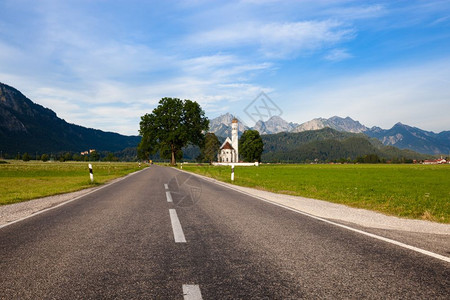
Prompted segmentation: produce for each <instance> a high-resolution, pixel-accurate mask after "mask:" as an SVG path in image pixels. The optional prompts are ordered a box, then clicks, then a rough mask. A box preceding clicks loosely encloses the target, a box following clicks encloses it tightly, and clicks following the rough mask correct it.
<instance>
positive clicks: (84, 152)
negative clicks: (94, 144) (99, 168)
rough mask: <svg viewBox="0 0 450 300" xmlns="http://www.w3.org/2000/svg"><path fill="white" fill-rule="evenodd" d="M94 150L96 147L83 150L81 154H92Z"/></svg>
mask: <svg viewBox="0 0 450 300" xmlns="http://www.w3.org/2000/svg"><path fill="white" fill-rule="evenodd" d="M92 152H95V149H89V151H83V152H80V154H81V155H88V154H91V153H92Z"/></svg>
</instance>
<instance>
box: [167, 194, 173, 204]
mask: <svg viewBox="0 0 450 300" xmlns="http://www.w3.org/2000/svg"><path fill="white" fill-rule="evenodd" d="M166 198H167V202H173V200H172V195H171V194H170V192H169V191H166Z"/></svg>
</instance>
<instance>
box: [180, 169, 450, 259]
mask: <svg viewBox="0 0 450 300" xmlns="http://www.w3.org/2000/svg"><path fill="white" fill-rule="evenodd" d="M178 171H180V172H185V173H188V174H193V175H196V176H198V177H200V178H203V179H204V180H208V181H210V182H212V183H215V184H218V185H221V186H223V187H226V188H228V189H230V190H233V191H236V192H239V193H241V194H244V195H247V196H250V197H253V198H256V199H259V200H261V201H264V202H267V203H270V204H273V205H276V206H279V207H282V208H285V209H287V210H290V211H293V212H296V213H299V214H301V215H304V216H308V217H310V218H313V219H316V220H319V221H322V222H325V223H328V224H331V225H334V226H337V227H341V228H344V229H347V230H350V231H353V232H357V233H359V234H363V235H365V236H369V237H371V238H374V239H377V240H380V241H384V242H386V243H390V244H393V245H396V246H399V247H402V248H406V249H409V250H412V251H415V252H418V253H421V254H424V255H427V256H430V257H434V258H437V259H440V260H442V261H445V262H448V263H450V257H447V256H444V255H440V254H437V253H434V252H431V251H428V250H425V249H421V248H418V247H414V246H411V245H408V244H405V243H402V242H399V241H396V240H392V239H388V238H385V237H382V236H380V235H376V234H373V233H369V232H366V231H363V230H360V229H356V228H353V227H350V226H347V225H342V224H339V223H336V222H333V221H330V220H327V219H324V218H321V217H317V216H314V215H311V214H308V213H305V212H303V211H301V210H298V209H295V208H292V207H289V206H286V205H283V204H279V203H276V202H273V201H271V200H268V199H265V198H263V197H260V196H255V195H252V194H250V193H247V192H244V191H241V190H239V189H236V188H233V187H231V186H228V185H226V184H223V183H222V182H220V181H218V180H215V179H212V178H204V177H203V176H199V175H198V174H195V173H191V172H186V171H182V170H178Z"/></svg>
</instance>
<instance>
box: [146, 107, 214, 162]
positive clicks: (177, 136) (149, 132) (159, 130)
mask: <svg viewBox="0 0 450 300" xmlns="http://www.w3.org/2000/svg"><path fill="white" fill-rule="evenodd" d="M208 126H209V121H208V119H207V118H206V117H205V112H204V111H203V110H202V109H201V107H200V105H199V104H198V103H197V102H195V101H191V100H184V101H183V100H180V99H178V98H162V99H161V100H160V101H159V105H158V107H156V108H155V109H154V110H153V111H152V113H151V114H145V115H144V116H142V117H141V123H140V130H139V134H140V135H141V136H142V140H141V143H140V144H139V146H138V150H139V155H140V156H141V157H148V156H149V155H150V154H155V153H156V152H158V151H159V154H160V156H161V157H162V158H170V163H171V164H172V165H175V164H176V160H177V159H180V158H181V157H182V155H183V152H182V151H181V149H182V148H183V147H185V146H187V145H188V144H193V145H201V144H202V143H203V139H204V135H203V132H204V131H206V130H208Z"/></svg>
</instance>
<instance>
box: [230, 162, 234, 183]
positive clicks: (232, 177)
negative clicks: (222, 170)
mask: <svg viewBox="0 0 450 300" xmlns="http://www.w3.org/2000/svg"><path fill="white" fill-rule="evenodd" d="M231 181H234V165H231Z"/></svg>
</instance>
